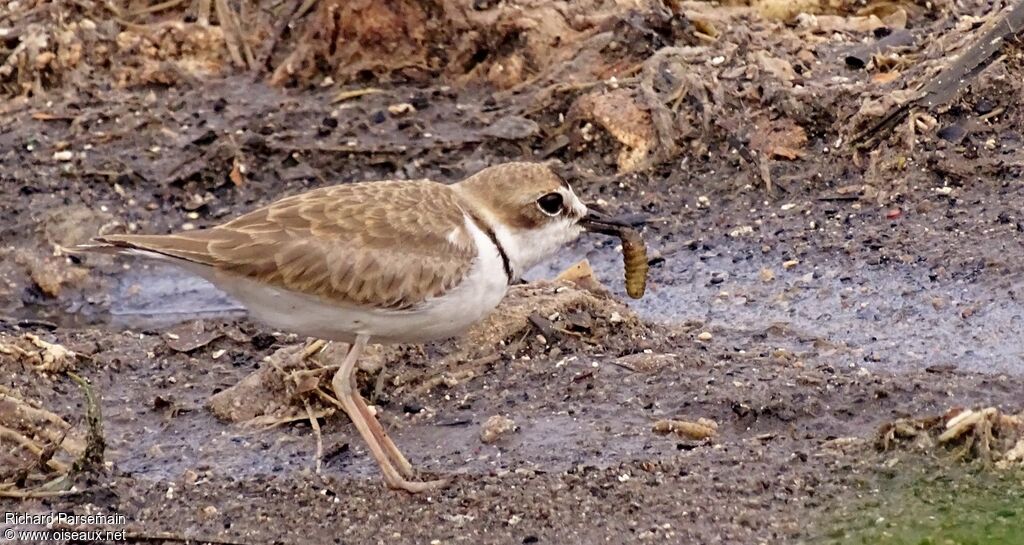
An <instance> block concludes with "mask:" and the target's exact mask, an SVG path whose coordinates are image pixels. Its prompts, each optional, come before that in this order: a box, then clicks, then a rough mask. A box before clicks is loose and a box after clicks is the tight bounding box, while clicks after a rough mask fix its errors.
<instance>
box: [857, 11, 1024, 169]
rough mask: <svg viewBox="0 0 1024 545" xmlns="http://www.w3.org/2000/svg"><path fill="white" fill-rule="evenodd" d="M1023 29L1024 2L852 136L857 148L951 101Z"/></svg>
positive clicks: (872, 142)
mask: <svg viewBox="0 0 1024 545" xmlns="http://www.w3.org/2000/svg"><path fill="white" fill-rule="evenodd" d="M1022 30H1024V2H1017V4H1016V5H1015V6H1014V7H1013V8H1012V9H1011V10H1010V12H1009V13H1007V14H1006V15H1005V16H1003V17H1002V18H1001V19H999V20H998V21H997V22H996V23H994V24H992V25H991V26H990V27H989V28H988V30H987V31H985V32H984V33H982V34H981V35H980V36H978V37H977V39H975V40H974V42H973V43H972V44H971V46H970V47H968V48H967V50H966V51H964V53H963V54H961V55H960V56H959V57H958V58H957V59H956V61H954V62H953V63H952V64H950V65H949V66H947V67H946V68H945V69H944V70H942V71H941V72H939V74H938V75H936V76H935V78H933V79H932V80H931V81H929V82H928V83H926V84H925V85H923V86H922V87H921V88H920V91H919V93H920V94H919V95H918V96H917V98H915V99H913V100H911V101H909V102H907V103H906V104H903V105H901V106H898V107H896V108H895V109H893V110H892V111H891V112H889V113H888V114H887V115H885V116H884V117H882V118H881V119H879V120H878V121H877V122H875V123H874V124H872V125H870V126H868V127H867V128H865V129H864V130H862V131H860V132H858V133H857V134H855V135H853V137H852V138H851V139H850V143H851V145H853V146H854V147H855V148H857V149H865V148H869V147H871V146H873V145H874V144H875V143H877V142H878V140H879V139H880V138H881V135H882V134H883V133H888V132H889V131H891V130H892V129H893V128H894V127H896V126H897V125H899V123H900V122H901V121H902V120H903V119H904V118H905V117H907V116H908V115H909V114H910V113H911V112H912V111H918V110H921V109H931V108H935V107H937V106H941V105H944V104H947V103H949V102H950V101H952V100H954V99H955V98H957V97H958V96H959V95H960V93H961V92H963V90H964V89H965V88H966V87H967V86H968V85H969V84H970V82H971V81H972V80H974V78H975V77H977V76H978V74H980V73H981V72H982V71H983V70H984V69H985V68H986V67H988V66H989V65H990V64H992V62H993V61H994V60H995V59H996V58H997V55H996V53H998V52H999V50H1000V49H1002V47H1003V45H1004V44H1005V43H1006V41H1007V40H1008V39H1009V38H1011V37H1013V36H1016V35H1017V34H1019V33H1020V32H1021V31H1022Z"/></svg>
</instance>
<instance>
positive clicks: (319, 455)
mask: <svg viewBox="0 0 1024 545" xmlns="http://www.w3.org/2000/svg"><path fill="white" fill-rule="evenodd" d="M302 403H303V405H305V406H306V415H307V416H308V417H309V425H310V427H312V428H313V435H315V436H316V457H315V458H314V460H315V461H316V474H317V475H319V474H320V465H321V461H322V460H323V457H324V437H323V434H321V433H320V423H319V422H317V420H316V415H314V414H313V409H312V408H310V406H309V400H308V399H303V400H302Z"/></svg>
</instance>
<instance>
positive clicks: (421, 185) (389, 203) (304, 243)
mask: <svg viewBox="0 0 1024 545" xmlns="http://www.w3.org/2000/svg"><path fill="white" fill-rule="evenodd" d="M463 206H464V204H463V203H461V202H460V199H459V197H458V195H456V194H455V192H454V191H452V188H451V186H447V185H444V184H440V183H436V182H431V181H427V180H418V181H385V182H372V183H357V184H349V185H339V186H332V187H325V188H321V189H316V190H313V191H309V192H307V193H303V194H300V195H295V196H293V197H287V198H285V199H282V200H280V201H277V202H275V203H273V204H270V205H269V206H266V207H264V208H260V209H258V210H255V211H253V212H250V213H248V214H245V215H243V216H241V217H239V218H237V219H235V220H232V221H230V222H228V223H225V224H223V225H219V226H216V227H212V228H210V229H206V230H201V231H186V232H181V233H175V234H171V235H108V236H104V237H100V238H98V239H97V240H98V241H99V242H104V243H107V244H111V245H114V246H119V247H124V248H132V249H139V250H146V251H151V252H156V253H159V254H162V255H166V256H169V257H173V258H177V259H182V260H185V261H189V262H192V263H197V264H201V265H207V266H210V267H214V268H216V269H218V270H220V271H223V272H227V273H231V274H237V275H239V276H243V277H247V278H251V279H255V280H259V281H260V282H264V283H266V284H270V285H273V286H278V287H281V288H286V289H289V290H293V291H296V292H300V293H305V294H308V295H315V296H319V297H321V298H324V299H327V300H330V301H334V302H338V303H342V304H352V305H359V306H364V307H371V308H382V309H384V308H387V309H405V308H410V307H412V306H415V305H416V304H418V303H421V302H423V301H424V300H426V299H428V298H430V297H436V296H439V295H441V294H443V293H445V292H446V291H448V290H450V289H452V288H453V287H455V286H456V285H458V283H459V282H460V281H461V280H462V278H463V277H464V276H465V275H466V273H467V272H468V271H469V269H470V267H471V266H472V263H473V259H474V257H475V255H476V253H475V252H476V248H475V246H474V244H473V239H472V236H471V234H470V232H469V230H468V229H467V228H466V225H465V219H464V215H463V212H462V207H463Z"/></svg>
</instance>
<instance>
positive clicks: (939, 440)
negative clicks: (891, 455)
mask: <svg viewBox="0 0 1024 545" xmlns="http://www.w3.org/2000/svg"><path fill="white" fill-rule="evenodd" d="M876 445H877V446H878V448H879V449H881V450H883V451H889V450H894V449H897V448H910V449H913V450H918V451H926V452H931V451H934V450H936V449H940V448H941V449H944V450H946V451H949V452H952V454H953V456H954V457H955V458H958V459H962V460H975V459H977V460H982V461H986V462H995V463H996V465H997V466H999V467H1008V466H1010V465H1014V464H1018V465H1019V464H1020V463H1021V462H1024V413H1019V414H1007V413H1004V412H1002V411H1000V410H999V409H998V408H996V407H987V408H984V409H965V408H954V409H950V410H949V411H948V412H947V413H946V414H945V415H943V416H932V417H923V418H901V419H899V420H896V421H894V422H890V423H888V424H885V425H884V426H882V427H881V429H879V431H878V434H877V437H876Z"/></svg>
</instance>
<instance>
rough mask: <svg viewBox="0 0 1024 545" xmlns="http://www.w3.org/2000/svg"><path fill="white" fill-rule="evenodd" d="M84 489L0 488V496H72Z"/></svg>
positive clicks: (27, 497)
mask: <svg viewBox="0 0 1024 545" xmlns="http://www.w3.org/2000/svg"><path fill="white" fill-rule="evenodd" d="M82 492H85V490H3V489H0V498H17V499H30V498H54V497H57V496H74V495H76V494H81V493H82Z"/></svg>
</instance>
